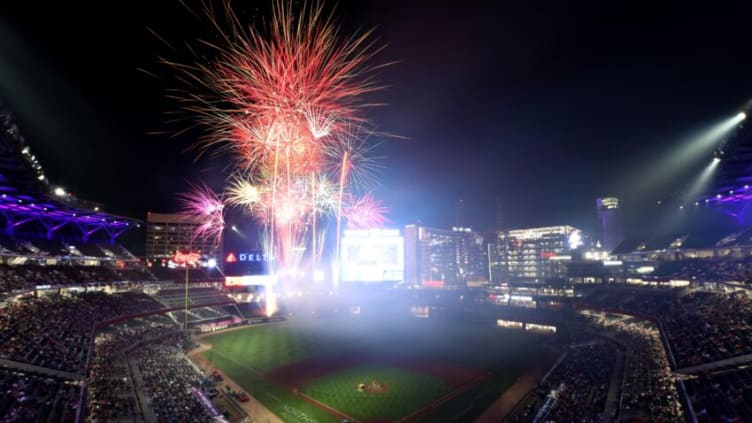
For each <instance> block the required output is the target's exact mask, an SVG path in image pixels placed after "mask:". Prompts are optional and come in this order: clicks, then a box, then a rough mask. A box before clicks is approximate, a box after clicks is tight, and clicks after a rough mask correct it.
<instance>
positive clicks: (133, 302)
mask: <svg viewBox="0 0 752 423" xmlns="http://www.w3.org/2000/svg"><path fill="white" fill-rule="evenodd" d="M162 307H163V306H162V305H161V304H159V303H158V302H156V301H154V300H153V299H152V298H150V297H148V296H146V295H145V294H140V293H130V292H129V293H120V294H104V293H99V292H87V293H81V294H78V295H75V296H70V297H63V296H59V295H50V296H46V297H43V298H39V299H35V298H27V299H24V300H23V301H18V302H11V303H7V304H6V307H5V308H4V309H3V310H2V313H0V358H4V359H7V360H12V361H17V362H23V363H29V364H34V365H37V366H41V367H46V368H50V369H56V370H62V371H66V372H72V373H78V374H82V373H83V371H84V368H85V365H86V360H87V357H88V352H89V346H90V343H91V336H92V332H93V328H94V324H95V323H97V322H101V321H107V320H110V319H114V318H116V317H119V316H126V315H134V314H139V313H145V312H149V311H154V310H158V309H160V308H162Z"/></svg>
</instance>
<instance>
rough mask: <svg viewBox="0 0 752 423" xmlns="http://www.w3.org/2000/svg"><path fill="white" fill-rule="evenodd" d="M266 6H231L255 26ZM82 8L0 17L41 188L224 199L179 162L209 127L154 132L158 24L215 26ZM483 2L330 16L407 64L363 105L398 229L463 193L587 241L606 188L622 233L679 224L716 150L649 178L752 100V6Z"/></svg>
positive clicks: (373, 7)
mask: <svg viewBox="0 0 752 423" xmlns="http://www.w3.org/2000/svg"><path fill="white" fill-rule="evenodd" d="M269 2H270V0H264V1H240V0H237V1H235V2H234V3H233V4H234V5H235V6H236V9H237V11H238V13H239V15H240V16H241V17H242V18H245V19H248V20H252V19H256V20H257V21H259V19H260V17H261V16H263V15H264V14H266V11H267V10H268V4H269ZM83 3H86V2H81V3H80V4H76V2H48V1H37V0H33V1H32V0H27V1H23V2H2V3H1V4H0V58H1V59H0V96H2V97H3V98H4V99H5V101H6V102H8V103H9V104H10V105H11V107H12V108H13V111H14V113H15V114H16V115H17V118H18V120H19V122H20V124H21V130H22V132H23V133H24V134H25V136H26V139H27V141H28V143H29V144H30V145H31V147H32V151H33V152H34V153H35V154H36V155H37V156H38V158H39V159H40V161H41V163H42V165H43V166H44V168H45V170H46V173H47V175H48V177H49V179H50V180H51V181H52V182H53V183H55V184H60V185H62V186H64V187H66V188H67V189H69V190H70V191H72V192H74V193H75V194H76V195H78V196H79V197H82V198H86V199H90V200H93V201H97V202H100V203H102V204H104V206H105V208H106V209H107V210H109V211H111V212H113V213H117V214H124V215H128V216H132V217H136V218H142V219H144V218H145V215H146V211H147V210H151V211H158V212H170V211H175V210H176V209H177V207H178V206H177V201H176V197H175V194H176V193H177V192H181V191H185V190H186V188H187V184H188V182H198V181H202V180H203V181H207V182H209V183H210V185H212V186H214V187H216V188H219V187H220V186H221V184H222V179H223V173H222V170H223V168H224V167H225V161H224V160H222V159H219V160H206V159H200V160H198V161H195V159H196V156H195V154H194V153H190V152H188V153H185V152H184V150H185V148H186V147H187V146H189V145H190V144H191V143H192V142H193V141H194V140H195V137H196V136H198V134H197V133H188V134H186V135H184V136H181V137H176V138H170V137H168V136H166V135H153V134H150V133H151V132H169V131H172V130H175V129H176V128H175V127H174V126H171V125H168V124H166V122H165V121H166V120H167V117H166V116H165V114H164V113H165V112H169V111H170V110H174V109H175V108H176V105H175V104H174V103H171V102H170V101H168V100H167V99H165V96H164V93H165V89H167V88H171V87H174V86H175V81H174V80H173V79H171V77H172V75H171V74H170V72H169V70H168V69H166V68H164V67H161V66H159V65H158V64H157V57H158V55H160V54H161V55H165V56H167V57H170V58H173V59H180V56H179V53H176V52H174V51H172V50H170V49H168V48H167V47H165V46H164V45H163V44H161V43H160V42H159V41H158V40H157V38H156V37H154V36H153V35H152V34H151V33H150V32H149V31H148V28H151V29H153V30H154V31H155V32H157V33H159V34H160V35H161V36H162V37H164V38H165V39H167V40H169V41H170V42H171V43H173V44H175V45H181V44H182V43H183V42H184V41H186V40H187V41H189V42H191V43H194V42H195V41H196V38H198V37H206V36H207V30H206V25H205V22H204V23H202V22H201V21H200V20H198V19H196V18H195V17H193V16H191V14H190V13H188V12H187V11H186V9H185V8H183V7H182V6H181V5H180V4H179V3H178V2H172V1H167V0H165V1H153V2H145V1H127V2H98V3H93V2H92V3H91V4H90V5H86V4H83ZM115 3H117V4H115ZM156 3H158V5H156V6H155V4H156ZM487 3H491V2H465V1H463V2H453V3H443V2H436V1H428V0H425V1H404V0H402V1H385V0H374V1H357V2H344V1H341V2H339V4H338V5H337V6H336V15H337V16H338V19H339V21H340V22H342V24H343V28H344V32H346V33H350V32H352V31H355V30H358V29H368V28H372V27H375V28H376V29H375V36H376V38H377V39H378V41H379V43H380V44H385V45H386V47H385V49H384V50H383V51H382V52H381V53H380V54H379V55H378V56H377V57H376V61H378V62H391V61H398V63H396V64H394V65H392V66H390V67H388V68H386V69H384V70H383V71H381V72H380V73H379V74H378V76H379V78H378V79H379V80H380V81H381V82H383V83H384V84H386V85H388V88H387V89H385V90H384V91H382V92H380V93H378V94H376V95H374V96H373V98H370V99H369V100H373V101H379V102H384V103H386V106H384V107H380V108H376V109H370V110H369V111H368V117H369V118H370V119H371V120H372V121H373V122H374V124H375V125H376V126H377V127H378V129H379V130H381V131H384V132H387V133H391V134H396V135H399V136H400V138H384V139H383V140H381V141H382V145H381V146H380V147H379V149H378V152H377V153H378V154H377V155H379V156H383V159H382V161H381V164H382V166H383V170H382V174H381V176H380V180H381V185H380V186H379V187H377V188H376V190H375V195H376V196H377V197H379V198H382V199H383V200H384V203H385V205H386V206H387V207H389V209H390V210H391V213H390V215H389V217H390V219H391V220H392V222H393V224H395V225H402V224H406V223H413V222H416V221H421V222H423V223H425V224H429V225H434V226H441V227H447V226H451V225H453V224H454V223H455V219H456V213H455V204H456V202H457V201H458V199H460V198H461V199H463V200H464V204H465V211H464V216H463V219H464V221H465V223H467V224H469V225H472V226H473V227H476V228H479V229H486V228H493V227H494V219H495V199H496V198H497V197H500V198H502V201H503V203H504V216H505V225H506V226H507V227H525V226H533V225H551V224H564V223H567V224H572V225H575V226H579V227H582V228H585V229H591V230H592V229H594V228H595V205H594V203H595V198H596V197H598V196H603V195H616V196H619V197H621V198H622V202H623V207H624V209H625V213H626V217H627V230H628V231H627V232H628V234H635V233H639V232H641V231H642V232H644V231H652V230H656V228H655V226H656V225H660V224H661V223H660V222H666V219H670V220H671V221H672V222H673V221H678V220H680V219H682V218H681V217H680V214H679V213H676V215H675V217H672V216H674V215H672V214H670V213H668V214H667V212H666V211H665V210H664V211H661V210H658V209H659V207H658V206H656V201H657V200H660V199H662V198H668V197H671V196H674V195H675V194H676V193H677V192H679V191H681V190H682V189H683V187H685V186H686V185H687V184H688V183H689V180H690V179H691V177H692V175H696V174H698V173H699V171H700V170H701V169H702V167H703V166H704V164H705V162H706V160H709V159H710V157H711V156H708V155H706V156H705V157H702V158H699V159H697V160H695V161H690V162H688V163H686V166H684V165H682V166H680V169H679V170H678V171H677V172H675V173H674V174H672V175H671V176H670V177H665V178H662V179H661V180H651V178H650V175H653V174H657V173H659V171H660V168H661V167H662V166H665V165H666V163H667V162H668V161H670V160H671V158H672V157H674V154H675V152H676V151H678V150H679V149H680V148H681V146H682V143H683V142H686V140H687V138H688V137H690V136H691V134H693V133H695V132H696V131H698V130H701V129H702V128H703V127H706V126H708V125H710V124H713V123H714V122H716V121H719V120H722V119H724V118H726V117H729V116H732V115H734V114H735V113H737V112H738V111H739V110H740V108H741V107H742V106H743V105H744V104H745V103H746V102H747V101H748V100H749V99H750V98H752V72H751V71H752V56H751V55H750V54H749V52H750V49H751V47H750V36H749V34H750V32H749V21H750V16H752V5H750V2H737V3H724V2H704V3H705V4H704V5H703V7H702V8H697V9H694V8H692V7H690V6H688V5H687V3H686V2H654V1H650V2H627V3H626V4H625V5H622V6H614V5H608V6H606V5H605V4H602V2H601V3H597V5H596V4H591V5H585V4H583V5H580V6H577V5H573V3H571V2H551V3H553V4H556V5H557V6H550V5H546V4H544V3H543V2H501V1H499V2H495V4H487ZM523 3H525V4H523ZM563 3H566V8H564V7H563V6H562V5H560V4H563ZM608 3H610V2H608ZM93 4H96V5H97V6H92V5H93ZM105 5H106V7H105ZM254 17H255V18H254ZM139 69H146V70H148V71H149V72H152V73H154V74H156V75H157V76H158V77H154V76H150V75H147V74H146V73H144V72H141V71H139ZM664 173H665V172H664ZM674 212H677V211H676V210H673V209H672V211H671V213H674ZM659 215H660V216H661V217H660V218H658V217H657V216H659ZM667 216H668V217H667ZM716 218H717V219H721V217H720V216H719V215H718V216H716ZM651 225H652V226H651ZM660 229H661V228H658V229H657V230H660ZM663 229H665V228H663Z"/></svg>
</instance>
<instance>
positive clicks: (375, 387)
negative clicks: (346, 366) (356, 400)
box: [358, 379, 389, 394]
mask: <svg viewBox="0 0 752 423" xmlns="http://www.w3.org/2000/svg"><path fill="white" fill-rule="evenodd" d="M358 392H368V393H369V394H385V393H387V392H389V387H388V386H386V384H383V383H381V382H379V381H378V380H376V379H374V380H372V381H371V382H370V383H359V384H358Z"/></svg>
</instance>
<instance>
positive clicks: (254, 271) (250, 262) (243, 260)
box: [223, 250, 271, 276]
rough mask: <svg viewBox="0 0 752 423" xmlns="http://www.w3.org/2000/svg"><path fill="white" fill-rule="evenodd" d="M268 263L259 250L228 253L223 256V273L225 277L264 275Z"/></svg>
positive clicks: (266, 271)
mask: <svg viewBox="0 0 752 423" xmlns="http://www.w3.org/2000/svg"><path fill="white" fill-rule="evenodd" d="M270 261H271V260H270V257H269V256H267V255H266V254H264V253H263V252H261V251H260V250H257V251H253V250H249V251H230V252H228V253H227V255H225V265H224V268H223V271H224V274H225V275H227V276H248V275H266V274H268V273H269V268H268V264H269V262H270Z"/></svg>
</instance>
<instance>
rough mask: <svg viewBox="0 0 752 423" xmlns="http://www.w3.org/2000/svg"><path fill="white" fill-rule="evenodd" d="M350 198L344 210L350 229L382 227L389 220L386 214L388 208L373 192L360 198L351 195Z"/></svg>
mask: <svg viewBox="0 0 752 423" xmlns="http://www.w3.org/2000/svg"><path fill="white" fill-rule="evenodd" d="M348 200H349V201H348V204H347V205H346V206H345V207H344V211H343V214H344V216H345V219H347V228H348V229H370V228H381V227H383V226H384V224H386V223H387V222H388V221H389V219H387V218H386V216H385V215H386V213H387V211H388V209H387V208H386V207H384V206H383V205H382V204H381V201H380V200H376V199H375V198H373V195H371V193H368V194H366V195H364V196H362V197H360V198H352V197H350V198H349V199H348Z"/></svg>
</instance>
